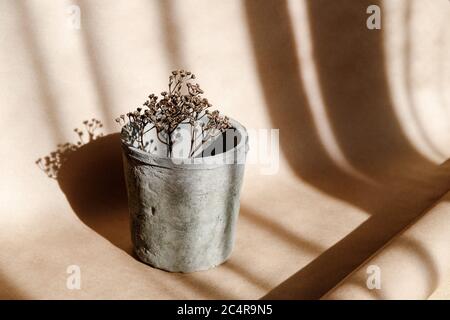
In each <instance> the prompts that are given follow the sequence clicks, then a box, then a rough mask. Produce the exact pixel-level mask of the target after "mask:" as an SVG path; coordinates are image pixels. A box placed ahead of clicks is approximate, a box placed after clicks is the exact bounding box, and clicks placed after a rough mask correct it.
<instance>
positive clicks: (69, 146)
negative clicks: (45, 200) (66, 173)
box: [35, 118, 103, 179]
mask: <svg viewBox="0 0 450 320" xmlns="http://www.w3.org/2000/svg"><path fill="white" fill-rule="evenodd" d="M83 125H84V129H79V128H75V129H74V130H73V131H74V132H75V133H76V134H77V137H78V141H75V143H71V142H67V143H63V144H58V145H57V149H56V150H55V151H52V152H50V154H48V155H47V156H44V157H41V158H39V159H37V160H36V161H35V163H36V165H38V166H39V168H40V169H41V170H42V171H44V172H45V174H46V175H47V176H48V177H49V178H52V179H57V178H58V173H59V169H60V168H61V166H62V165H63V164H64V163H65V162H66V161H67V158H68V157H69V155H70V154H71V153H72V152H75V151H77V150H78V149H79V148H80V147H82V146H83V145H85V144H87V143H89V142H91V141H94V140H96V139H98V138H100V137H103V133H99V132H98V131H97V130H98V129H100V128H102V127H103V124H102V123H101V121H100V120H97V119H94V118H93V119H91V120H85V121H83ZM86 136H87V139H83V137H86Z"/></svg>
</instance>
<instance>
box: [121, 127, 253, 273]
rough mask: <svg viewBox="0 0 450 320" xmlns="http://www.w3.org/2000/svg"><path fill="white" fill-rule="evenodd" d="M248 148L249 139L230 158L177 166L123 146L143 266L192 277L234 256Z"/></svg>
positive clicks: (135, 243)
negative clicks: (194, 272)
mask: <svg viewBox="0 0 450 320" xmlns="http://www.w3.org/2000/svg"><path fill="white" fill-rule="evenodd" d="M234 123H235V124H236V122H234ZM241 132H242V133H243V134H245V131H241ZM246 148H247V139H240V143H239V144H238V145H237V147H236V148H234V149H232V150H229V151H227V152H225V153H221V154H217V155H215V156H212V157H208V158H196V159H195V160H192V162H195V163H174V162H173V161H172V160H171V159H169V158H164V157H159V156H152V155H151V154H149V153H144V152H142V151H140V150H138V149H135V148H133V147H129V146H128V145H126V144H125V143H124V144H123V149H124V157H123V159H124V169H125V177H126V181H127V190H128V203H129V209H130V219H131V236H132V242H133V246H134V251H135V253H136V255H137V256H138V257H139V258H140V259H141V260H142V261H144V262H146V263H148V264H150V265H152V266H154V267H157V268H160V269H164V270H167V271H173V272H193V271H200V270H206V269H210V268H212V267H215V266H217V265H219V264H221V263H222V262H224V261H225V260H226V259H227V258H228V257H229V255H230V254H231V251H232V248H233V244H234V239H235V229H236V222H237V218H238V214H239V196H240V190H241V185H242V180H243V176H244V167H245V165H244V164H243V161H242V160H243V159H244V158H245V153H246ZM230 159H232V160H233V162H234V163H233V162H230V161H229V160H230ZM207 160H208V161H207Z"/></svg>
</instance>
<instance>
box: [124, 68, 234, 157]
mask: <svg viewBox="0 0 450 320" xmlns="http://www.w3.org/2000/svg"><path fill="white" fill-rule="evenodd" d="M195 78H196V77H195V75H194V74H193V73H191V72H190V71H185V70H175V71H172V73H171V75H170V76H169V90H168V91H163V92H161V97H159V98H158V96H156V95H155V94H151V95H149V96H148V99H147V100H146V101H145V102H144V103H143V107H139V108H137V109H136V110H135V111H133V112H128V113H127V114H125V115H121V116H120V117H118V118H117V119H116V122H117V123H119V124H120V125H121V126H123V128H124V133H125V140H126V142H127V143H128V144H130V145H137V147H138V148H139V149H141V150H143V151H148V149H149V146H151V144H152V142H146V141H145V139H144V135H145V134H146V133H147V132H149V131H151V130H153V129H155V130H156V132H155V136H156V138H157V139H158V140H159V141H160V142H161V143H162V144H163V145H165V146H166V147H167V156H168V157H172V151H173V146H174V144H175V143H176V142H177V135H176V134H174V133H175V130H177V129H178V128H180V125H181V124H188V125H190V126H191V143H190V150H189V157H192V156H193V155H194V154H195V152H196V151H197V150H198V149H199V148H201V147H202V146H203V145H204V144H205V143H206V142H208V141H209V140H211V139H213V138H214V137H217V135H218V134H220V133H222V132H224V131H225V130H226V129H228V128H231V127H232V126H231V124H230V122H229V119H228V118H227V117H223V116H221V115H220V114H219V111H217V110H215V111H213V112H209V110H207V109H208V108H210V107H211V106H212V105H211V103H209V101H208V100H207V99H206V98H203V97H202V94H203V93H204V92H203V90H202V89H201V88H200V85H199V84H198V83H193V82H192V81H193V80H194V79H195ZM205 116H207V121H206V122H205V121H204V120H203V118H204V117H205ZM198 131H201V133H200V136H197V135H198ZM200 138H201V143H200V144H196V142H197V140H198V139H200Z"/></svg>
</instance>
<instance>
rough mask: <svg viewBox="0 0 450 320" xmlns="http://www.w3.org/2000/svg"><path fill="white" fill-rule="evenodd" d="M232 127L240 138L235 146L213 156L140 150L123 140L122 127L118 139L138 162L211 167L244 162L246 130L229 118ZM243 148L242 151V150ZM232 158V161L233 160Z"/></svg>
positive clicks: (184, 166)
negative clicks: (170, 154) (193, 156)
mask: <svg viewBox="0 0 450 320" xmlns="http://www.w3.org/2000/svg"><path fill="white" fill-rule="evenodd" d="M229 121H230V123H231V125H232V126H233V128H234V129H236V130H237V131H239V133H240V134H241V139H240V141H239V143H238V144H237V146H235V147H234V148H232V149H230V150H227V151H226V152H222V153H219V154H216V155H213V156H207V157H196V158H170V157H164V156H158V155H154V154H152V153H150V152H145V151H142V150H140V149H138V148H136V147H133V146H130V145H128V144H127V143H126V142H125V141H124V140H123V135H122V132H123V129H122V131H121V135H120V141H121V144H122V149H123V151H124V153H125V154H126V155H127V156H129V157H131V158H133V159H135V160H138V161H139V162H143V163H145V164H149V165H154V166H159V167H166V168H189V169H212V168H216V167H220V166H223V165H227V164H244V163H245V156H246V154H247V151H248V132H247V129H246V128H245V127H244V126H243V125H242V124H240V123H239V122H238V121H236V120H234V119H232V118H229ZM242 148H244V152H241V151H242ZM233 160H234V161H233Z"/></svg>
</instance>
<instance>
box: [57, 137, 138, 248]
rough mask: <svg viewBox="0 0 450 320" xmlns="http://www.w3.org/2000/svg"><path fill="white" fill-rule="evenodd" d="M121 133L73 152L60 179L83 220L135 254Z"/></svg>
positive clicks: (102, 138) (92, 142)
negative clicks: (123, 164)
mask: <svg viewBox="0 0 450 320" xmlns="http://www.w3.org/2000/svg"><path fill="white" fill-rule="evenodd" d="M121 152H122V151H121V145H120V135H119V133H114V134H110V135H107V136H105V137H100V138H97V139H95V140H93V141H91V142H89V143H87V144H85V145H83V146H81V147H79V148H78V149H77V150H75V151H73V152H70V153H69V154H68V155H67V157H66V159H65V161H64V162H63V163H62V165H61V167H60V168H59V172H58V176H57V181H58V184H59V186H60V188H61V190H62V191H63V192H64V194H65V196H66V198H67V200H68V202H69V204H70V206H71V207H72V209H73V210H74V211H75V213H76V214H77V216H78V217H79V218H80V220H81V221H82V222H83V223H85V224H86V225H87V226H89V227H90V228H91V229H93V230H94V231H96V232H97V233H98V234H100V235H101V236H102V237H104V238H106V239H107V240H109V241H110V242H111V243H112V244H114V245H115V246H117V247H119V248H120V249H122V250H124V251H126V252H127V253H129V254H131V255H133V254H132V244H131V238H130V231H129V222H128V205H127V192H126V185H125V178H124V174H123V167H122V154H121Z"/></svg>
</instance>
